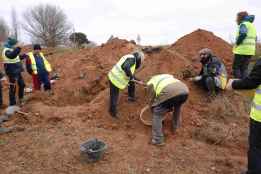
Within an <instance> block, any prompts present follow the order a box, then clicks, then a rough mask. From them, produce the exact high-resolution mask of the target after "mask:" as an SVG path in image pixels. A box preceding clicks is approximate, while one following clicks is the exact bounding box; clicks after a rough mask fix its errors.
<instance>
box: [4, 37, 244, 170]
mask: <svg viewBox="0 0 261 174" xmlns="http://www.w3.org/2000/svg"><path fill="white" fill-rule="evenodd" d="M211 36H212V37H214V38H211ZM209 39H210V40H215V39H216V37H215V36H214V35H210V36H209ZM192 42H197V41H195V40H194V41H193V40H192ZM193 44H195V43H193ZM195 45H196V44H195ZM135 49H136V45H135V44H133V43H130V42H128V41H126V40H120V39H113V40H112V41H110V42H108V43H106V44H104V45H102V46H100V47H96V48H93V49H81V50H67V51H60V52H58V51H57V52H56V51H55V53H54V54H50V56H48V59H49V60H50V62H51V64H52V65H53V67H54V70H55V71H56V72H58V73H59V74H60V76H61V80H59V81H57V83H56V84H55V86H54V95H53V96H48V95H47V94H44V93H42V92H37V93H34V94H32V95H31V96H29V100H28V103H27V104H26V106H24V107H23V109H22V110H23V111H25V112H28V115H16V116H14V117H13V118H12V119H11V121H9V122H7V123H6V124H5V126H13V125H16V126H19V127H21V128H23V129H19V131H14V132H13V133H10V134H5V135H0V154H2V155H3V156H4V157H5V158H0V164H1V171H2V172H3V173H5V174H11V173H47V174H49V173H50V174H52V173H57V174H63V173H69V174H83V173H93V174H100V173H115V174H130V173H144V174H145V173H151V174H158V173H166V174H171V173H179V174H223V173H235V174H236V173H239V172H240V170H241V169H242V168H243V167H242V166H245V165H246V162H245V153H246V148H247V147H246V140H247V131H246V130H247V120H248V118H247V110H245V108H246V106H245V105H246V103H245V102H244V100H243V98H242V97H241V96H240V95H237V94H233V93H222V94H221V95H220V96H218V97H217V98H216V99H215V100H212V101H210V100H209V99H208V98H207V96H206V94H205V93H204V91H203V90H201V89H199V88H198V87H196V86H195V85H194V84H192V83H191V82H188V81H186V80H185V79H183V72H184V70H187V69H189V68H191V64H192V63H193V62H192V61H191V59H189V58H188V55H187V54H184V53H182V52H181V50H178V49H177V50H176V49H173V48H171V49H170V48H162V49H160V50H157V51H155V52H150V53H149V54H146V60H145V63H144V65H143V67H142V68H141V69H140V70H139V71H138V73H137V77H138V78H141V79H143V80H148V79H149V77H150V76H152V75H155V74H159V73H171V74H174V75H175V76H176V77H178V78H179V79H181V80H183V81H184V82H185V83H186V84H187V85H188V86H189V88H190V91H191V92H190V96H189V100H188V101H187V102H186V104H185V105H184V107H183V112H182V127H181V128H180V129H178V132H177V133H176V134H175V135H173V134H172V133H171V131H170V130H171V129H170V125H171V122H170V119H171V118H167V120H166V121H165V122H164V134H165V137H166V146H165V147H163V148H158V147H154V146H152V145H151V144H149V142H150V138H151V127H147V126H144V125H143V124H142V123H141V122H140V120H139V113H140V110H141V109H142V108H143V107H144V106H145V105H146V100H145V99H146V97H145V89H143V88H142V87H141V86H137V88H136V89H137V91H136V96H137V101H136V102H134V103H129V102H128V101H127V90H124V91H122V92H121V95H120V101H119V105H118V109H119V117H120V118H119V119H118V120H116V119H113V118H111V116H110V115H109V114H108V111H107V110H108V98H109V89H108V83H107V81H108V80H107V73H108V72H109V70H110V69H111V68H112V66H113V65H114V64H115V63H116V62H117V61H118V60H119V59H120V57H121V56H123V55H124V54H127V53H129V52H131V51H133V50H135ZM183 49H185V48H183ZM191 51H192V53H191V55H195V54H196V52H197V51H195V52H194V51H193V50H191ZM235 106H236V107H235ZM237 106H238V107H237ZM238 108H240V109H238ZM93 137H96V138H99V139H102V140H103V141H105V142H106V143H107V145H108V147H109V148H108V150H107V151H106V154H105V156H104V158H103V159H102V160H101V161H100V162H98V163H95V164H86V163H84V162H83V161H82V160H81V158H80V152H79V145H80V144H81V143H82V142H84V141H86V140H87V139H89V138H93ZM21 171H22V172H21Z"/></svg>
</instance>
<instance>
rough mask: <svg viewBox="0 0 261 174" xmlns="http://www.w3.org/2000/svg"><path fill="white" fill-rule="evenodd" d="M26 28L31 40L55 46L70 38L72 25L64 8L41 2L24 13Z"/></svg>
mask: <svg viewBox="0 0 261 174" xmlns="http://www.w3.org/2000/svg"><path fill="white" fill-rule="evenodd" d="M24 20H25V24H24V25H23V28H24V30H25V31H26V32H27V33H28V34H29V36H30V37H31V40H33V41H38V42H39V43H41V44H44V45H46V46H49V47H55V46H57V45H59V44H62V43H64V41H65V40H66V39H68V37H69V34H70V32H71V29H72V25H71V24H70V23H69V22H68V19H67V16H66V14H65V13H64V12H63V10H62V9H61V8H60V7H58V6H54V5H50V4H41V5H38V6H35V7H32V8H31V9H28V10H26V12H25V13H24Z"/></svg>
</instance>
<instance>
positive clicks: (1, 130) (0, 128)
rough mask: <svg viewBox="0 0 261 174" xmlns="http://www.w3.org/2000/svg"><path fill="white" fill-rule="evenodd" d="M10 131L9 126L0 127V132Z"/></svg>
mask: <svg viewBox="0 0 261 174" xmlns="http://www.w3.org/2000/svg"><path fill="white" fill-rule="evenodd" d="M11 131H12V130H11V129H9V128H3V127H0V134H4V133H8V132H11Z"/></svg>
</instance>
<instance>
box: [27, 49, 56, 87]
mask: <svg viewBox="0 0 261 174" xmlns="http://www.w3.org/2000/svg"><path fill="white" fill-rule="evenodd" d="M33 50H34V51H33V52H30V53H28V54H27V55H28V57H27V59H26V69H27V72H28V73H29V74H30V75H32V80H33V89H34V90H41V84H43V86H44V90H45V91H50V90H51V83H50V79H49V73H50V72H51V71H52V68H51V65H50V63H49V62H48V60H47V59H46V58H45V57H44V54H43V53H42V52H41V46H40V45H39V44H35V45H34V46H33Z"/></svg>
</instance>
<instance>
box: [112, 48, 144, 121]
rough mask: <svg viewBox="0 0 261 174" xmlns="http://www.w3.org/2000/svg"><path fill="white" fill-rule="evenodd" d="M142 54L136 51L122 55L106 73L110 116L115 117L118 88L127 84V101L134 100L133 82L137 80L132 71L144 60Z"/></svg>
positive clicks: (123, 87) (122, 87)
mask: <svg viewBox="0 0 261 174" xmlns="http://www.w3.org/2000/svg"><path fill="white" fill-rule="evenodd" d="M144 58H145V56H144V54H143V52H141V51H136V52H134V53H132V54H128V55H125V56H123V57H122V58H121V59H120V60H119V61H118V63H117V64H116V65H114V66H113V68H112V69H111V71H110V72H109V74H108V78H109V84H110V108H109V112H110V114H111V116H112V117H117V102H118V98H119V90H123V89H125V88H126V87H127V86H128V101H130V102H133V101H135V83H142V82H141V81H139V80H138V79H137V78H136V77H135V75H134V73H135V70H137V69H138V68H140V67H141V64H142V62H143V61H144Z"/></svg>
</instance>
